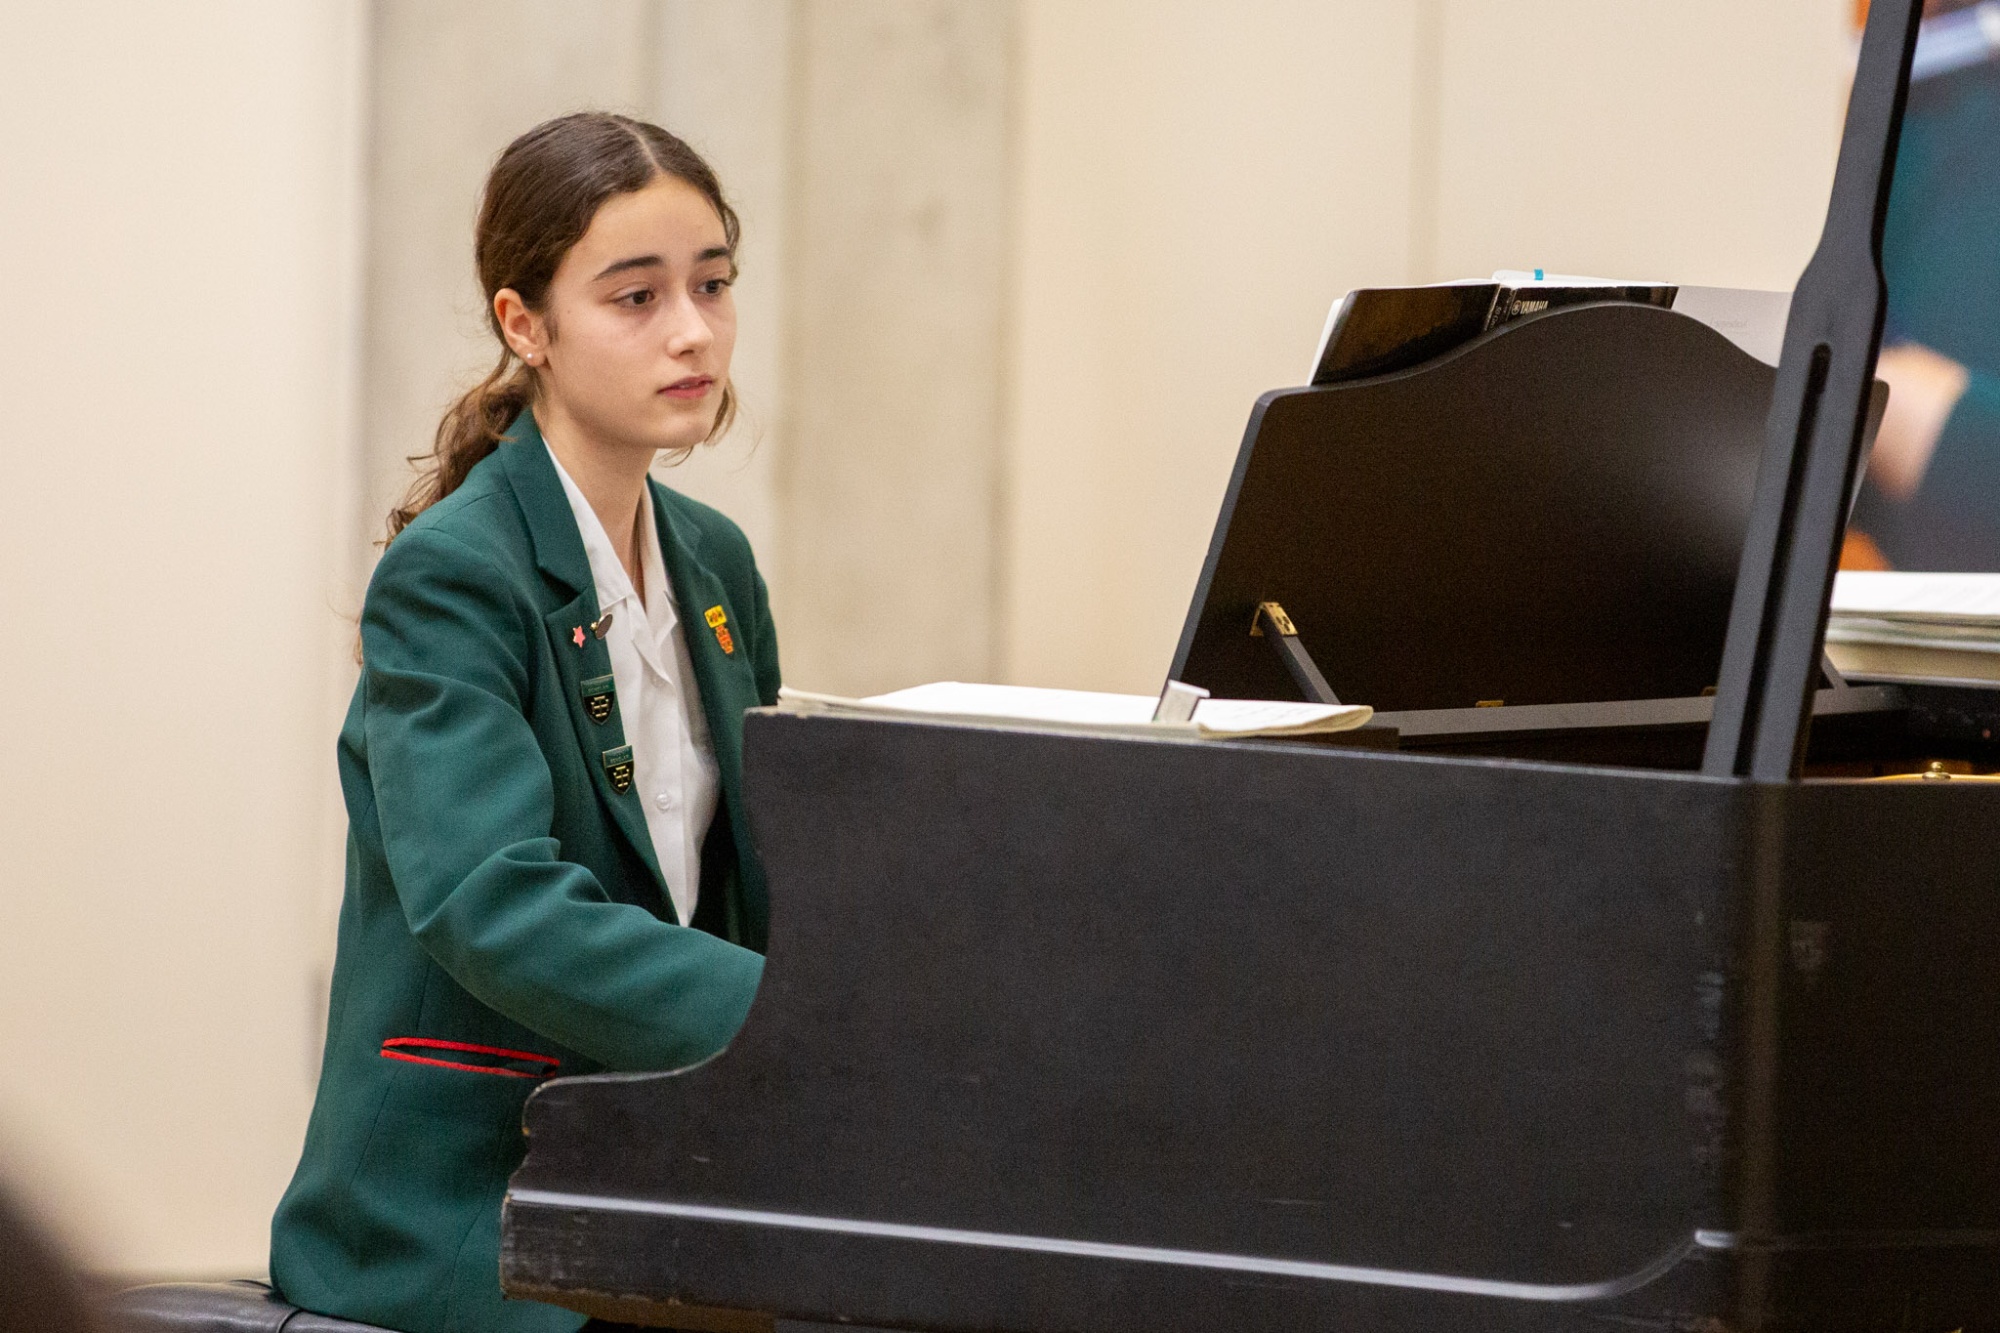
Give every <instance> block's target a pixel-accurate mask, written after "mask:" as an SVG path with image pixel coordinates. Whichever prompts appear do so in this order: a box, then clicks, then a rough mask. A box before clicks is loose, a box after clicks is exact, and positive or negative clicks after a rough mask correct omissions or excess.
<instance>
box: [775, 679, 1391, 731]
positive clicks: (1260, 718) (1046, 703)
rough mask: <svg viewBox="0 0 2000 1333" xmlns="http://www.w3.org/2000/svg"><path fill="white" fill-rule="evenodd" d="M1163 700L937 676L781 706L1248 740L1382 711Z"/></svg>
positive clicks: (1339, 724)
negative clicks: (1186, 707) (1160, 717)
mask: <svg viewBox="0 0 2000 1333" xmlns="http://www.w3.org/2000/svg"><path fill="white" fill-rule="evenodd" d="M1158 702H1159V701H1158V700H1157V699H1155V698H1153V697H1152V696H1151V695H1145V694H1105V693H1100V692H1097V691H1094V690H1051V689H1042V688H1039V687H1036V686H1030V685H978V684H967V683H965V682H962V681H956V680H943V681H936V682H933V683H931V684H929V685H917V686H913V687H912V688H910V689H907V690H896V691H894V692H892V693H889V694H877V695H873V696H871V697H869V698H866V699H849V698H843V697H841V696H839V695H831V694H814V693H811V692H810V691H806V690H794V689H791V688H789V687H787V688H785V689H783V690H781V691H779V694H778V706H779V707H781V708H785V709H789V710H790V711H793V712H800V713H835V714H843V715H847V716H855V717H886V718H903V719H906V720H909V719H922V720H929V721H955V722H971V723H975V724H979V725H985V726H993V725H1002V724H1007V723H1022V724H1027V725H1032V726H1036V727H1052V728H1055V729H1058V730H1066V731H1093V732H1107V731H1108V732H1113V733H1118V734H1125V735H1135V736H1185V737H1195V738H1203V739H1211V740H1244V739H1248V738H1250V737H1253V736H1321V735H1327V734H1330V733H1333V732H1339V731H1349V730H1352V729H1354V728H1356V727H1361V726H1365V725H1366V724H1367V723H1368V720H1369V719H1370V718H1372V717H1374V716H1375V710H1374V709H1372V708H1369V707H1367V706H1366V705H1360V704H1308V703H1290V702H1286V701H1283V700H1277V699H1203V700H1202V701H1201V703H1200V704H1199V705H1197V706H1196V708H1195V714H1194V720H1193V721H1192V722H1155V721H1153V720H1152V717H1153V709H1154V708H1155V706H1156V705H1157V704H1158Z"/></svg>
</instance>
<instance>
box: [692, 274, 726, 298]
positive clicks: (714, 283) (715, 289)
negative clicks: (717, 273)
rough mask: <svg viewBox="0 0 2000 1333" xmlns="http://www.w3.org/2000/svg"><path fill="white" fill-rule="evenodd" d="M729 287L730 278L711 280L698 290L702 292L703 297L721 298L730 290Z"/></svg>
mask: <svg viewBox="0 0 2000 1333" xmlns="http://www.w3.org/2000/svg"><path fill="white" fill-rule="evenodd" d="M729 285H730V280H729V279H728V278H710V279H709V280H708V281H707V282H704V283H702V284H701V287H700V288H699V289H698V290H700V292H701V294H702V295H703V296H720V295H722V293H723V292H724V291H725V290H727V289H728V287H729Z"/></svg>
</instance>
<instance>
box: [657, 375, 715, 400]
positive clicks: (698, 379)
mask: <svg viewBox="0 0 2000 1333" xmlns="http://www.w3.org/2000/svg"><path fill="white" fill-rule="evenodd" d="M714 387H715V381H714V380H712V379H710V378H709V377H708V376H706V375H690V376H689V377H688V378H686V379H684V380H675V381H674V382H673V383H672V384H669V385H668V386H667V387H666V388H664V389H662V390H660V392H661V393H662V394H664V395H665V396H667V397H668V398H705V397H707V396H708V391H709V390H710V389H712V388H714Z"/></svg>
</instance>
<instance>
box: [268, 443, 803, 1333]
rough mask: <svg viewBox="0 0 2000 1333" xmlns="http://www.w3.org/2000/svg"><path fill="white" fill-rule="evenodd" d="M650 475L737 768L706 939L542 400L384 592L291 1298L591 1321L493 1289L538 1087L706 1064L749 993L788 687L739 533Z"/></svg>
mask: <svg viewBox="0 0 2000 1333" xmlns="http://www.w3.org/2000/svg"><path fill="white" fill-rule="evenodd" d="M652 485H653V504H654V512H655V513H656V515H657V516H658V520H659V528H660V552H661V555H662V557H663V559H664V562H665V564H666V570H667V576H668V578H669V579H670V580H671V582H672V583H673V589H674V597H675V600H676V603H677V605H678V607H679V611H680V618H681V621H682V625H683V632H684V633H685V634H686V636H687V646H688V655H689V657H690V658H691V659H692V660H693V664H694V675H695V679H696V681H697V683H698V685H699V687H700V690H701V702H702V706H703V709H704V711H705V712H706V714H707V718H708V726H709V733H710V736H711V737H712V740H713V743H714V747H715V758H716V761H717V765H718V767H719V768H720V769H721V780H722V792H723V799H722V800H720V801H718V802H717V809H716V815H715V822H714V823H713V824H712V825H711V826H710V829H709V833H708V837H707V840H706V841H705V843H704V844H703V848H702V882H701V887H700V895H699V902H698V905H697V907H696V910H695V920H694V921H693V922H692V923H690V924H691V925H692V927H693V928H692V929H690V928H688V926H683V925H678V924H676V923H675V919H674V908H673V904H672V900H671V899H670V897H669V896H668V894H667V891H666V885H665V883H664V881H663V880H662V879H661V876H660V868H659V865H658V864H657V862H656V860H655V857H654V855H653V847H652V841H651V838H650V837H649V836H648V834H647V830H646V820H645V815H644V813H643V812H642V810H641V808H640V805H639V793H638V792H637V791H635V790H632V789H631V783H630V772H629V768H628V769H626V770H625V771H624V772H623V773H621V771H620V768H619V765H620V763H621V762H623V761H624V760H625V759H626V758H627V757H628V756H629V752H626V751H623V747H624V745H625V736H624V733H623V729H622V722H621V719H620V715H619V711H618V708H617V706H616V699H615V695H614V696H612V697H611V698H610V699H609V700H608V702H609V707H608V708H607V707H606V703H607V700H606V698H605V693H606V691H607V690H608V689H609V686H610V676H611V659H610V656H609V654H608V651H607V650H606V648H605V645H604V643H603V642H602V641H601V640H599V639H597V638H595V637H593V636H592V635H591V634H590V633H589V631H588V629H587V628H586V627H587V626H588V625H589V624H590V623H591V622H592V621H594V620H595V619H597V615H598V611H597V595H596V590H595V586H594V584H593V582H592V579H591V574H590V562H589V560H588V558H587V557H586V556H585V555H584V549H583V539H582V537H581V536H580V535H579V534H578V532H577V527H576V521H575V518H574V516H573V515H572V513H571V511H570V507H569V502H568V500H567V498H566V497H565V495H564V492H563V488H562V481H561V478H560V477H559V476H558V475H557V473H556V470H555V467H554V465H553V464H552V463H551V462H550V460H549V457H548V454H547V452H546V451H545V449H544V447H543V444H542V439H541V434H540V432H539V431H538V430H537V429H536V428H535V423H534V420H533V418H532V417H531V416H529V415H528V414H525V413H524V414H523V415H522V416H521V418H520V419H519V420H517V421H516V422H515V423H514V426H513V428H512V429H511V430H510V431H509V432H508V436H507V438H506V439H505V440H504V441H503V442H502V443H501V444H500V446H499V448H498V449H497V450H496V451H495V452H494V453H493V454H492V455H491V456H490V457H488V458H486V459H485V460H484V461H482V462H481V463H480V464H479V465H478V466H477V467H475V468H473V469H472V472H471V475H469V476H468V477H467V478H466V480H465V483H464V484H463V485H462V486H460V487H459V489H458V490H456V491H454V492H452V494H451V495H450V496H449V497H447V498H446V499H444V500H443V501H441V502H439V503H438V504H436V505H434V506H432V507H431V508H430V509H428V510H426V511H425V512H424V513H423V514H422V515H421V516H420V517H419V518H418V519H417V520H416V522H414V523H412V524H411V525H410V526H409V528H408V529H406V530H405V531H404V532H403V533H402V535H400V536H398V537H397V538H396V539H395V541H394V542H393V543H391V544H390V546H389V548H388V550H387V551H386V552H385V553H384V555H383V557H382V560H381V563H380V565H379V566H378V567H377V568H376V571H375V576H374V578H373V580H371V582H370V583H369V587H368V597H367V601H366V604H365V607H364V609H363V611H362V614H361V643H362V669H361V679H360V682H359V684H357V685H356V687H355V691H354V701H353V703H352V705H351V706H350V707H349V709H348V713H347V720H346V723H345V725H344V726H343V727H342V729H341V733H340V743H339V760H340V781H341V789H342V791H343V793H344V795H345V797H346V801H347V815H348V838H347V890H346V897H345V899H344V901H343V903H342V906H341V912H340V940H339V953H338V955H337V957H336V960H335V964H334V973H333V993H332V999H331V1002H330V1006H329V1013H328V1024H327V1036H326V1052H325V1055H324V1057H323V1063H322V1065H321V1072H320V1081H319V1094H318V1100H317V1101H316V1102H315V1104H314V1106H313V1113H312V1119H311V1122H310V1124H309V1126H308V1128H307V1130H306V1141H305V1149H304V1153H303V1155H302V1157H301V1159H300V1161H299V1166H298V1171H297V1174H296V1175H295V1176H294V1177H293V1179H292V1183H291V1187H290V1189H289V1190H287V1191H286V1193H285V1196H284V1198H283V1200H282V1201H281V1202H280V1203H279V1205H278V1210H277V1216H276V1217H275V1218H274V1219H273V1222H272V1226H271V1279H272V1282H273V1284H274V1285H275V1286H276V1287H277V1288H278V1290H279V1291H280V1293H282V1294H283V1296H284V1297H285V1298H286V1299H287V1300H289V1301H291V1302H292V1303H293V1304H295V1305H298V1306H301V1307H303V1308H305V1309H307V1310H312V1311H317V1312H319V1313H323V1314H329V1315H336V1316H340V1317H343V1318H347V1319H354V1320H360V1321H362V1322H365V1323H370V1324H377V1325H382V1326H384V1327H387V1328H392V1329H403V1330H408V1331H409V1333H461V1331H463V1333H475V1331H476V1333H507V1331H510V1330H519V1331H520V1333H570V1331H571V1330H573V1329H575V1328H576V1327H577V1326H578V1325H579V1324H580V1323H582V1318H581V1316H578V1315H575V1314H572V1313H571V1312H569V1311H567V1310H562V1309H558V1308H556V1307H555V1306H551V1305H540V1304H535V1303H532V1302H508V1301H503V1300H502V1299H501V1296H500V1277H499V1254H500V1201H501V1196H502V1194H503V1193H504V1191H505V1190H506V1186H507V1177H508V1175H509V1174H510V1173H511V1172H512V1171H513V1170H514V1168H515V1167H516V1166H517V1165H519V1163H520V1161H521V1157H522V1153H523V1148H524V1143H523V1139H522V1134H521V1108H522V1105H523V1104H524V1103H525V1102H526V1101H527V1098H528V1094H529V1093H530V1092H531V1091H533V1090H534V1088H535V1087H536V1086H537V1085H538V1084H539V1083H540V1082H541V1081H542V1080H543V1079H544V1078H546V1077H550V1076H555V1075H569V1074H589V1073H596V1072H598V1071H602V1070H638V1069H670V1068H677V1067H680V1066H685V1065H691V1064H695V1063H697V1062H699V1061H701V1060H703V1059H706V1058H707V1057H709V1056H711V1055H713V1054H714V1053H715V1052H717V1051H719V1050H721V1049H722V1047H724V1046H725V1045H727V1044H728V1042H729V1040H730V1038H731V1037H732V1036H733V1035H734V1034H735V1032H736V1030H737V1028H738V1027H739V1026H740V1025H741V1024H742V1022H743V1019H744V1016H745V1015H746V1014H747V1013H748V1012H749V1009H750V1001H751V998H752V996H754V995H755V993H756V990H757V982H758V978H759V977H760V976H761V975H762V972H763V959H762V957H761V956H760V954H761V950H762V949H763V947H764V940H765V926H766V921H767V919H768V916H767V911H766V904H765V896H764V883H763V878H762V875H761V873H760V871H759V869H758V865H757V860H756V857H755V854H754V853H753V851H752V849H751V847H750V843H749V840H748V837H747V835H746V829H747V825H746V823H745V820H744V813H743V792H742V771H743V770H742V742H743V712H744V710H745V709H747V708H754V707H756V706H758V705H760V704H769V703H772V702H774V701H775V700H776V698H777V694H778V648H777V640H776V637H775V635H774V632H773V630H772V626H771V614H770V610H769V606H768V603H767V601H766V598H765V592H764V582H763V580H762V579H761V578H760V577H759V576H758V573H757V567H756V564H755V562H754V560H753V559H752V557H751V554H750V545H749V543H748V542H747V541H746V540H745V539H744V537H743V534H742V532H741V531H739V530H738V529H737V527H736V525H735V524H733V523H731V522H730V521H729V520H728V519H727V518H724V517H723V516H722V515H721V514H719V513H717V512H715V511H714V510H712V509H709V508H708V507H706V506H705V505H700V504H697V503H695V502H694V501H692V500H689V499H687V498H686V497H685V496H682V495H678V494H676V493H675V492H673V491H671V490H668V489H667V488H666V487H664V486H661V485H659V484H658V483H657V482H655V483H652ZM600 714H601V720H600V716H599V715H600Z"/></svg>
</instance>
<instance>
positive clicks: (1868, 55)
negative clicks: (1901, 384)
mask: <svg viewBox="0 0 2000 1333" xmlns="http://www.w3.org/2000/svg"><path fill="white" fill-rule="evenodd" d="M1922 18H1923V6H1922V3H1921V0H1875V3H1874V4H1873V5H1872V6H1871V8H1870V10H1869V14H1868V26H1867V29H1866V31H1865V32H1864V34H1863V36H1862V42H1861V58H1860V62H1859V65H1858V68H1857V69H1856V71H1855V76H1854V92H1853V96H1852V98H1851V100H1850V101H1849V102H1848V106H1847V125H1846V129H1845V131H1844V133H1843V135H1842V137H1841V144H1840V161H1839V165H1838V166H1837V167H1836V169H1835V172H1834V178H1833V194H1832V198H1831V199H1830V201H1829V202H1828V205H1827V215H1826V226H1825V228H1824V230H1823V231H1822V232H1821V234H1820V242H1819V248H1818V249H1817V250H1816V251H1814V253H1813V257H1812V262H1811V263H1810V264H1808V265H1807V266H1806V270H1805V272H1804V273H1803V274H1802V275H1801V276H1800V278H1799V285H1798V289H1797V291H1796V292H1794V293H1793V296H1792V306H1791V316H1790V320H1789V322H1788V323H1787V325H1786V327H1785V348H1784V356H1783V359H1782V360H1781V361H1780V362H1779V365H1778V382H1777V389H1776V391H1775V393H1773V395H1772V398H1771V414H1770V417H1769V418H1768V420H1767V422H1766V426H1765V442H1764V453H1763V457H1762V459H1761V460H1760V461H1759V464H1758V471H1757V491H1756V498H1755V500H1754V502H1753V508H1752V512H1751V518H1750V529H1749V533H1748V536H1747V539H1746V540H1745V542H1744V544H1743V558H1742V562H1741V564H1740V566H1739V567H1738V573H1737V579H1736V593H1735V597H1734V599H1733V601H1732V602H1731V603H1730V611H1729V636H1728V638H1727V640H1726V641H1725V642H1724V646H1723V654H1722V671H1721V678H1720V680H1719V681H1718V682H1717V690H1716V699H1715V713H1714V718H1713V720H1712V721H1711V722H1710V724H1709V730H1708V743H1707V748H1706V751H1705V752H1704V755H1703V758H1702V771H1703V772H1704V773H1707V774H1710V775H1712V776H1718V777H1727V776H1735V777H1749V778H1756V779H1759V780H1764V781H1783V780H1786V779H1790V778H1795V777H1797V776H1798V775H1799V773H1800V771H1801V768H1802V766H1803V760H1804V755H1805V746H1806V737H1807V728H1808V726H1809V725H1810V722H1811V705H1812V698H1813V686H1814V683H1815V679H1814V678H1815V676H1816V675H1817V673H1818V671H1819V668H1820V661H1821V655H1822V650H1823V644H1824V640H1825V636H1826V615H1827V599H1828V597H1829V596H1830V594H1831V593H1832V590H1833V574H1834V568H1835V566H1836V563H1837V561H1838V559H1839V552H1840V539H1841V534H1842V532H1843V530H1844V529H1845V526H1846V519H1847V505H1848V497H1849V496H1850V495H1851V494H1852V493H1853V486H1854V479H1855V471H1856V468H1857V467H1858V465H1859V461H1860V456H1861V445H1862V429H1863V427H1864V426H1865V424H1866V422H1867V412H1868V401H1869V395H1870V393H1871V392H1872V387H1873V384H1874V378H1875V358H1876V354H1877V352H1878V351H1879V350H1880V347H1881V341H1882V319H1883V313H1884V309H1885V306H1886V296H1887V292H1886V284H1885V283H1884V281H1883V278H1882V224H1883V219H1884V218H1885V216H1886V215H1887V213H1888V209H1889V188H1890V185H1891V183H1892V182H1893V180H1894V178H1895V168H1896V149H1897V144H1898V140H1899V139H1900V138H1901V135H1902V126H1903V107H1904V103H1905V101H1906V100H1907V99H1908V96H1909V89H1910V59H1911V56H1912V54H1913V53H1914V52H1915V50H1916V42H1917V25H1918V23H1919V22H1920V21H1921V20H1922Z"/></svg>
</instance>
